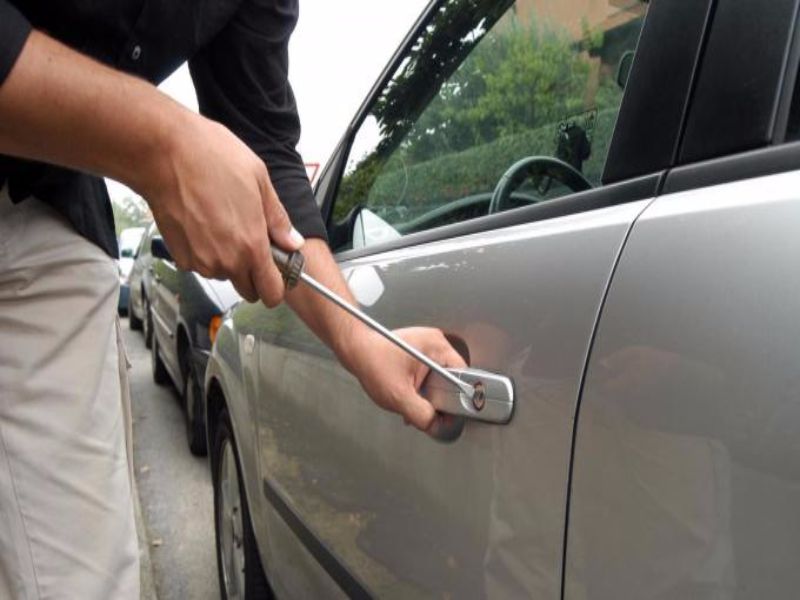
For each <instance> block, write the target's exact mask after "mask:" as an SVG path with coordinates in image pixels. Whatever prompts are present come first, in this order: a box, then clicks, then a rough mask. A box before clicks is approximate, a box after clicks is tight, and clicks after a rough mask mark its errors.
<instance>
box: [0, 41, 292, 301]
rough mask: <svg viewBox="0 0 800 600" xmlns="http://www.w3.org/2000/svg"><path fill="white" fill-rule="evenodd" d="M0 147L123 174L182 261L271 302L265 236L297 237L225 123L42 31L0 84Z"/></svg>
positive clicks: (273, 282)
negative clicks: (194, 109)
mask: <svg viewBox="0 0 800 600" xmlns="http://www.w3.org/2000/svg"><path fill="white" fill-rule="evenodd" d="M0 154H10V155H13V156H18V157H21V158H30V159H34V160H43V161H46V162H50V163H53V164H57V165H63V166H65V167H71V168H74V169H78V170H81V171H86V172H90V173H97V174H100V175H105V176H108V177H112V178H114V179H117V180H118V181H121V182H123V183H125V184H127V185H129V186H130V187H132V188H133V189H134V190H136V191H137V192H139V193H140V194H142V196H144V197H145V199H146V200H147V201H148V203H149V204H150V206H151V207H152V209H153V214H154V215H155V217H156V221H157V222H158V225H159V228H160V230H161V233H162V234H163V235H164V238H165V240H166V241H167V245H168V246H169V249H170V251H171V252H172V254H173V256H174V257H175V259H176V261H177V263H178V265H179V266H181V267H183V268H187V269H194V270H196V271H199V272H200V273H202V274H203V275H206V276H209V277H217V278H229V279H231V280H232V281H233V284H234V285H235V286H236V289H237V290H238V291H239V293H240V294H242V296H244V297H245V298H247V299H248V300H256V299H258V298H261V299H262V300H263V301H264V302H265V303H266V304H268V305H270V306H274V305H275V304H277V303H278V302H280V301H281V299H282V298H283V294H284V287H283V281H282V280H281V277H280V274H279V273H278V270H277V268H276V267H275V265H274V263H273V261H272V258H271V257H270V252H269V240H270V239H271V240H272V241H273V242H275V243H277V244H278V245H279V246H280V247H281V248H283V249H284V250H296V249H298V248H299V247H300V246H301V245H302V243H303V240H302V238H301V237H300V236H299V234H294V235H293V234H292V227H291V224H290V223H289V219H288V218H287V216H286V213H285V211H284V210H283V207H282V206H281V204H280V203H279V201H278V198H277V196H276V194H275V190H274V189H273V187H272V184H271V183H270V179H269V176H268V175H267V169H266V167H265V166H264V163H263V162H262V161H261V160H260V159H258V158H257V157H256V155H255V154H253V152H251V151H250V150H249V149H248V148H247V147H246V146H245V145H244V143H242V142H241V141H239V140H238V139H237V138H236V137H235V136H234V135H233V134H232V133H230V132H229V131H228V130H227V129H225V128H224V127H223V126H222V125H219V124H217V123H214V122H212V121H209V120H208V119H205V118H203V117H201V116H199V115H196V114H194V113H192V112H190V111H188V110H187V109H185V108H183V107H182V106H180V105H179V104H177V103H176V102H174V101H172V100H171V99H170V98H168V97H167V96H165V95H164V94H162V93H161V92H159V91H158V90H157V89H156V88H155V87H153V86H152V85H150V84H149V83H146V82H145V81H142V80H141V79H137V78H135V77H131V76H129V75H125V74H123V73H120V72H118V71H115V70H114V69H111V68H108V67H106V66H104V65H102V64H100V63H98V62H96V61H94V60H91V59H89V58H87V57H85V56H83V55H81V54H80V53H78V52H75V51H74V50H72V49H70V48H68V47H66V46H65V45H63V44H61V43H60V42H57V41H56V40H54V39H52V38H50V37H48V36H47V35H46V34H44V33H41V32H39V31H34V32H33V33H31V35H30V37H29V39H28V40H27V42H26V44H25V47H24V48H23V51H22V54H20V56H19V59H18V60H17V62H16V64H15V65H14V68H13V69H12V71H11V73H10V74H9V76H8V78H7V79H6V81H5V82H4V83H3V85H2V87H0Z"/></svg>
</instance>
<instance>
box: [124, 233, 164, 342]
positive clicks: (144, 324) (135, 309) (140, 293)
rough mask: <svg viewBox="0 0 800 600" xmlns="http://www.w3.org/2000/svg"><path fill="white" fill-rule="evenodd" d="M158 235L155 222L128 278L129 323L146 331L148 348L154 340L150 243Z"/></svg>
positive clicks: (141, 245)
mask: <svg viewBox="0 0 800 600" xmlns="http://www.w3.org/2000/svg"><path fill="white" fill-rule="evenodd" d="M156 235H158V228H157V227H156V224H155V223H151V224H150V225H149V226H148V227H147V230H146V231H145V234H144V235H143V236H142V241H141V242H140V244H139V247H138V248H137V250H136V254H135V258H134V261H133V268H132V269H131V274H130V277H129V278H128V282H129V287H130V290H131V292H130V311H129V314H128V321H129V325H130V327H131V329H133V330H134V331H140V330H141V331H142V332H143V333H144V344H145V346H147V347H148V348H150V346H151V344H152V341H153V317H152V315H151V314H150V298H152V294H151V291H150V290H151V287H152V279H153V269H152V266H153V255H152V254H151V253H150V243H151V241H152V239H153V237H154V236H156Z"/></svg>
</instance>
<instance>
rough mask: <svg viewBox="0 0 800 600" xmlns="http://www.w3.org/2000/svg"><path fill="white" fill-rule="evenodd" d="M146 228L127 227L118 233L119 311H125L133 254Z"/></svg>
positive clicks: (126, 309)
mask: <svg viewBox="0 0 800 600" xmlns="http://www.w3.org/2000/svg"><path fill="white" fill-rule="evenodd" d="M145 231H146V229H145V228H144V227H129V228H127V229H123V230H122V231H121V232H120V234H119V241H118V245H119V252H120V257H119V258H118V259H117V265H118V268H119V287H120V293H119V302H118V305H117V308H118V310H119V311H120V312H121V313H127V311H128V309H129V300H130V276H131V271H132V269H133V264H134V254H135V253H136V250H137V249H138V248H139V247H140V246H141V242H142V238H143V237H144V234H145Z"/></svg>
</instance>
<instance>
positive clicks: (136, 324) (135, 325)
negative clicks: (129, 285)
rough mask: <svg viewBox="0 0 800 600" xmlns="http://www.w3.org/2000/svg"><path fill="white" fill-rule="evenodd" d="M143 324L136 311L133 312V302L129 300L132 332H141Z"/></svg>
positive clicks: (129, 322) (129, 324)
mask: <svg viewBox="0 0 800 600" xmlns="http://www.w3.org/2000/svg"><path fill="white" fill-rule="evenodd" d="M142 325H143V322H142V320H141V319H140V318H139V317H137V316H136V311H134V310H133V302H131V300H130V299H129V300H128V326H129V327H130V328H131V331H141V330H142Z"/></svg>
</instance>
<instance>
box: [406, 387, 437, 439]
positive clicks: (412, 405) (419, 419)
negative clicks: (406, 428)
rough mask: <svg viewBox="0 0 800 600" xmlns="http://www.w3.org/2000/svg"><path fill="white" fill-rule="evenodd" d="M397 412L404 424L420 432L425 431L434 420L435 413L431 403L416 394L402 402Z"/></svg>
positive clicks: (410, 395)
mask: <svg viewBox="0 0 800 600" xmlns="http://www.w3.org/2000/svg"><path fill="white" fill-rule="evenodd" d="M399 412H400V414H402V415H403V419H404V420H405V422H406V423H408V424H411V425H413V426H414V427H416V428H417V429H419V430H420V431H427V430H428V429H429V428H430V427H431V425H432V424H433V421H434V419H435V418H436V411H435V410H434V408H433V406H431V403H430V402H428V401H427V400H426V399H425V398H423V397H422V396H420V395H419V394H418V393H416V392H413V393H411V394H409V395H408V396H407V397H406V398H405V399H404V400H403V402H402V405H401V407H400V411H399Z"/></svg>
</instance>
